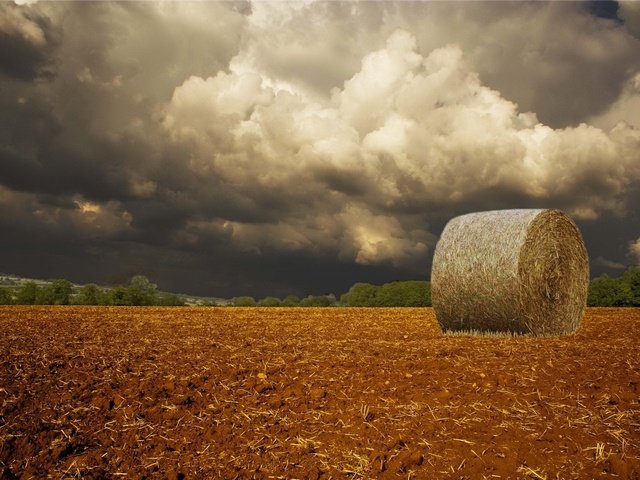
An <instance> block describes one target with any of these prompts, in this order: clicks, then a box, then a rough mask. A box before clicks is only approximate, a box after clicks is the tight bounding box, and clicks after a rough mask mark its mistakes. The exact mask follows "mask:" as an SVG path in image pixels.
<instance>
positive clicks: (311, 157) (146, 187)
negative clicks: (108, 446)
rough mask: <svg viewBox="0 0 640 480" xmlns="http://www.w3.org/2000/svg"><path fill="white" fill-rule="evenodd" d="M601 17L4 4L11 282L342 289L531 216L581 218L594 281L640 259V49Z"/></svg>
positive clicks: (208, 290) (1, 118) (559, 10)
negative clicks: (456, 238)
mask: <svg viewBox="0 0 640 480" xmlns="http://www.w3.org/2000/svg"><path fill="white" fill-rule="evenodd" d="M603 8H604V7H603V6H594V5H591V4H574V3H561V4H557V3H543V2H531V3H521V2H513V3H507V2H475V3H473V4H464V5H462V4H458V3H433V2H418V3H412V2H397V3H382V2H365V3H354V2H344V3H343V2H317V3H311V4H302V3H291V2H288V3H287V2H285V3H283V2H257V3H254V4H249V3H245V4H240V3H219V2H160V3H146V2H40V3H36V4H31V5H24V6H16V5H12V4H7V3H5V4H2V5H0V44H1V45H2V47H3V48H2V49H1V50H0V51H1V52H2V53H1V54H0V64H1V67H0V68H1V69H2V75H3V76H2V77H1V79H2V82H3V84H2V89H1V90H0V127H1V128H0V208H1V209H2V212H3V215H2V217H1V218H0V231H1V232H2V235H1V236H0V270H4V271H13V272H15V273H19V274H23V275H32V276H40V277H53V276H66V277H69V278H70V279H72V280H76V281H80V282H86V281H97V282H122V281H125V280H126V279H127V277H129V276H131V275H133V274H136V273H142V274H145V275H148V276H150V277H151V278H152V280H153V281H155V282H157V283H159V284H160V286H161V288H165V289H170V290H174V291H181V292H192V293H200V294H208V295H221V296H233V295H239V294H243V293H248V294H253V295H256V296H264V295H285V294H288V293H296V294H299V295H306V294H309V293H328V292H335V293H340V292H342V291H345V290H346V289H347V288H348V287H349V286H350V285H351V284H352V283H354V282H356V281H371V282H383V281H389V280H393V279H405V278H427V277H428V272H429V269H430V262H431V254H432V252H433V247H434V245H435V243H436V241H437V238H438V235H439V233H440V232H441V230H442V228H443V227H444V225H445V224H446V222H447V220H448V219H450V218H451V217H452V216H454V215H457V214H462V213H467V212H470V211H476V210H484V209H497V208H514V207H518V208H522V207H532V208H543V207H560V208H563V209H564V210H566V211H567V212H568V213H570V214H571V215H572V216H573V217H574V218H576V219H577V221H578V222H579V224H580V226H581V228H582V229H583V231H584V233H585V239H586V241H587V245H588V248H589V251H590V253H591V257H592V259H593V261H592V266H593V271H594V272H595V273H602V272H606V271H611V268H614V267H615V266H616V265H618V264H625V265H626V264H627V263H629V262H633V261H636V258H637V257H636V255H638V254H637V253H636V251H640V247H636V243H637V242H638V236H639V234H638V232H637V230H634V225H638V224H639V222H640V218H636V217H637V214H636V213H635V212H634V211H633V208H632V206H633V205H634V204H636V203H637V202H638V201H640V196H639V195H638V193H637V187H636V185H637V184H638V182H639V181H640V157H639V156H638V155H639V154H638V152H639V151H640V148H639V147H640V130H639V128H640V124H639V123H638V122H640V119H639V118H638V117H637V111H638V110H637V109H636V108H635V105H636V104H637V102H640V93H638V92H640V90H639V89H638V85H640V83H638V82H639V81H638V78H640V75H639V73H640V55H639V54H638V52H639V51H640V48H638V47H640V45H639V43H638V42H639V41H638V39H637V38H635V37H634V36H633V28H634V23H633V22H634V19H635V17H634V11H635V10H634V8H635V7H633V6H632V7H629V6H628V5H626V4H621V5H620V9H619V11H618V12H617V15H618V16H619V18H618V17H616V16H615V15H614V9H613V4H611V5H608V6H607V8H604V9H603ZM5 47H6V48H5ZM527 112H531V113H527ZM620 120H624V121H625V122H626V123H619V122H620ZM582 122H586V123H582ZM603 232H606V233H607V234H606V235H605V234H604V233H603ZM608 269H609V270H608Z"/></svg>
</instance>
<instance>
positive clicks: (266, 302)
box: [258, 297, 282, 307]
mask: <svg viewBox="0 0 640 480" xmlns="http://www.w3.org/2000/svg"><path fill="white" fill-rule="evenodd" d="M281 303H282V302H281V301H280V299H279V298H278V297H264V298H263V299H262V300H260V301H259V302H258V305H259V306H261V307H279V306H280V304H281Z"/></svg>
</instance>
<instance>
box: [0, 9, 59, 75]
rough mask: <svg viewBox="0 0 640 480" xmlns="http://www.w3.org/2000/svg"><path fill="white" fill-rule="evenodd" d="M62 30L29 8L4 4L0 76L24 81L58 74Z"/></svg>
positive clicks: (0, 24) (0, 19) (0, 20)
mask: <svg viewBox="0 0 640 480" xmlns="http://www.w3.org/2000/svg"><path fill="white" fill-rule="evenodd" d="M60 41H61V29H60V28H59V27H58V26H57V25H54V24H53V23H52V22H51V20H50V19H49V18H48V17H47V16H46V15H43V14H41V13H40V12H38V11H36V10H35V9H31V8H29V7H18V6H17V5H14V4H13V3H7V2H2V3H1V4H0V73H2V74H4V75H7V76H9V77H14V78H17V79H20V80H26V81H31V80H34V79H48V78H51V77H52V76H53V75H55V58H54V56H53V55H54V53H55V50H56V47H57V46H58V44H59V43H60Z"/></svg>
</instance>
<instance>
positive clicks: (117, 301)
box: [107, 285, 131, 306]
mask: <svg viewBox="0 0 640 480" xmlns="http://www.w3.org/2000/svg"><path fill="white" fill-rule="evenodd" d="M107 304H108V305H116V306H129V305H131V298H130V297H129V289H128V288H126V287H123V286H122V285H117V286H115V287H113V288H112V289H111V290H110V291H109V293H108V295H107Z"/></svg>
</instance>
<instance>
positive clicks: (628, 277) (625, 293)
mask: <svg viewBox="0 0 640 480" xmlns="http://www.w3.org/2000/svg"><path fill="white" fill-rule="evenodd" d="M10 304H15V305H112V306H117V305H124V306H136V305H158V306H163V305H164V306H172V305H175V306H182V305H185V300H184V298H183V297H181V296H180V295H176V294H172V293H163V292H159V291H158V288H157V286H156V285H155V284H154V283H151V282H150V281H149V279H148V278H147V277H145V276H143V275H136V276H134V277H132V278H131V280H130V281H129V282H128V284H126V285H117V286H115V287H111V288H105V287H99V286H98V285H95V284H93V283H91V284H88V285H83V286H82V287H79V288H74V286H73V284H72V283H71V282H69V281H68V280H64V279H58V280H54V281H52V282H50V283H48V284H44V285H38V284H37V283H36V282H33V281H29V282H25V283H24V284H23V285H21V286H20V287H19V288H17V289H16V288H7V287H3V288H0V305H10ZM225 304H226V305H231V306H238V307H253V306H259V307H332V306H344V307H430V306H431V283H430V282H427V281H423V280H409V281H397V282H390V283H385V284H383V285H373V284H370V283H356V284H354V285H353V286H352V287H351V288H350V289H349V291H348V292H346V293H344V294H342V295H341V296H340V298H339V299H338V298H336V296H335V295H334V294H327V295H309V296H307V297H305V298H299V297H297V296H295V295H289V296H287V297H285V298H282V299H280V298H278V297H274V296H268V297H264V298H262V299H259V300H256V299H255V298H254V297H251V296H239V297H235V298H233V299H231V300H230V301H229V302H227V303H225ZM205 305H211V306H215V303H206V304H205ZM587 305H589V306H590V307H627V306H632V307H638V306H640V267H636V266H634V267H629V268H628V269H627V270H626V271H625V272H624V273H623V274H622V276H620V277H617V278H613V277H609V276H608V275H603V276H601V277H597V278H594V279H593V280H592V281H591V283H590V285H589V294H588V297H587Z"/></svg>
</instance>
